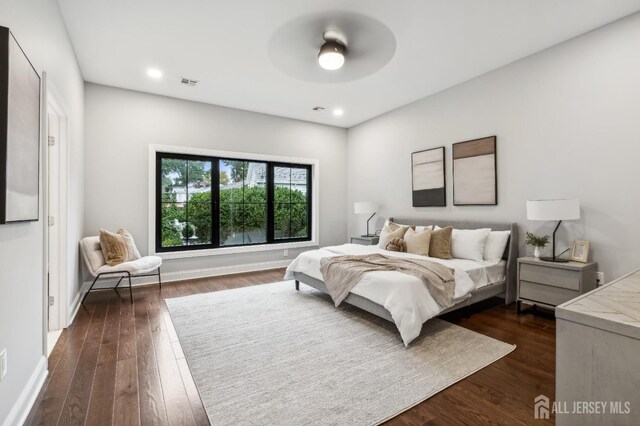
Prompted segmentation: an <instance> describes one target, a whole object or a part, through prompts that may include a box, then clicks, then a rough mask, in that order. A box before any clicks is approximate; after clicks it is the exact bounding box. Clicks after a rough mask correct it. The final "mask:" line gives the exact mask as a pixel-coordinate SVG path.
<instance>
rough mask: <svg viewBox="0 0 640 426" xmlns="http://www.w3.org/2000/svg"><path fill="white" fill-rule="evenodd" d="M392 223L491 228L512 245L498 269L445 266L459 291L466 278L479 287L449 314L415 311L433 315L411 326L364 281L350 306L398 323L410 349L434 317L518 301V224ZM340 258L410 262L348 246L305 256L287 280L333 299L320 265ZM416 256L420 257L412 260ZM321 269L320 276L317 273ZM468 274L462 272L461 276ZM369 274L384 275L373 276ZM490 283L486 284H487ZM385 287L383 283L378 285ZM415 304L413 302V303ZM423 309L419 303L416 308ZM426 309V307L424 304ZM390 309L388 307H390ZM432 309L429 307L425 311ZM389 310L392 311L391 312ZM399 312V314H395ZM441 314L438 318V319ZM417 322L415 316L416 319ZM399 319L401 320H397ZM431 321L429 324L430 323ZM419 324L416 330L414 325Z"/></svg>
mask: <svg viewBox="0 0 640 426" xmlns="http://www.w3.org/2000/svg"><path fill="white" fill-rule="evenodd" d="M389 220H390V221H393V222H395V223H401V224H405V225H415V226H425V225H438V226H441V227H445V226H453V227H454V228H456V229H479V228H491V229H492V230H493V231H510V236H509V240H508V242H507V245H506V247H505V250H504V253H503V256H502V260H501V261H499V262H497V263H494V264H481V262H476V261H465V260H462V259H454V260H453V261H445V262H442V263H444V264H446V265H447V266H449V267H451V268H454V269H455V271H456V289H457V288H458V284H457V283H458V281H460V282H462V281H463V280H462V279H460V280H459V279H458V277H461V278H464V279H465V280H467V281H464V282H465V285H467V286H469V285H470V284H468V279H467V278H466V277H465V273H466V275H468V276H469V277H470V278H471V281H472V282H473V284H472V285H473V288H472V289H471V291H468V292H465V294H464V297H460V298H456V299H454V305H453V306H450V307H449V308H446V309H444V310H439V311H438V312H437V313H436V312H435V311H433V309H432V308H431V307H430V305H429V304H428V303H430V302H424V303H425V304H423V305H421V306H418V307H417V308H415V309H418V310H427V311H428V310H431V311H433V312H429V313H428V314H424V313H421V314H420V318H412V319H410V320H409V321H406V320H405V321H404V322H405V323H406V322H408V323H409V324H403V320H402V319H401V318H400V317H399V315H398V309H397V308H394V307H392V306H389V304H388V303H386V302H383V299H381V298H380V297H375V296H376V294H375V292H374V293H372V291H373V290H374V289H375V287H374V284H372V283H371V282H369V281H371V280H367V282H364V281H365V279H364V278H363V279H362V280H361V281H360V282H359V283H358V284H357V285H356V286H355V287H354V288H353V289H352V290H351V292H350V294H349V295H348V296H347V298H346V299H345V300H344V302H347V303H349V304H350V305H353V306H356V307H358V308H360V309H363V310H365V311H367V312H370V313H372V314H374V315H376V316H378V317H381V318H383V319H385V320H387V321H390V322H393V323H395V324H396V326H397V327H398V330H399V331H400V334H401V337H402V339H403V341H404V343H405V345H407V346H408V344H409V342H410V341H411V340H413V339H414V338H415V337H417V335H419V333H420V329H421V327H422V323H424V322H425V321H426V320H428V319H429V318H430V317H433V316H437V315H442V314H444V313H447V312H451V311H454V310H457V309H460V308H463V307H466V306H469V305H472V304H474V303H477V302H480V301H482V300H486V299H489V298H492V297H501V298H504V300H505V304H510V303H512V302H514V301H515V299H516V263H517V257H518V227H517V224H515V223H504V222H495V223H492V222H475V221H450V220H435V219H410V218H409V219H407V218H389ZM329 252H331V253H334V255H340V254H360V253H362V254H365V253H375V252H380V253H385V254H390V255H392V256H397V257H402V256H407V254H406V253H391V252H386V251H384V250H381V249H378V248H376V247H372V246H368V247H367V246H355V245H350V244H345V245H343V246H335V247H328V248H324V249H320V250H313V251H310V252H305V253H302V254H301V255H300V256H299V257H298V258H297V259H296V260H295V261H294V262H293V263H292V264H291V265H290V267H289V268H288V269H287V274H286V277H285V278H287V279H294V280H295V286H296V290H298V289H299V288H300V287H299V286H300V283H304V284H306V285H308V286H310V287H313V288H315V289H317V290H320V291H322V292H324V293H328V291H327V288H326V286H325V284H324V282H323V280H322V275H321V274H320V272H319V266H316V265H319V259H320V257H322V256H323V253H324V255H327V253H329ZM408 256H416V255H408ZM316 269H317V271H316ZM461 270H462V271H464V272H460V271H461ZM383 273H384V274H393V273H396V274H400V273H399V272H383ZM369 274H379V273H378V272H373V273H369ZM482 277H484V278H485V279H484V281H483V279H482ZM378 285H380V282H378ZM422 287H423V286H419V285H418V284H416V285H415V289H419V288H422ZM420 297H421V296H417V295H416V293H415V292H414V294H407V295H405V296H404V298H405V300H408V301H412V300H413V299H415V298H420ZM412 303H413V302H412ZM416 303H417V302H416ZM420 303H422V301H420ZM385 306H387V307H385ZM425 306H426V307H425ZM387 308H389V309H387ZM390 310H391V311H393V314H392V313H391V312H390ZM432 314H435V315H432ZM414 316H415V314H414ZM394 317H395V318H394ZM425 318H426V319H425ZM411 322H413V323H414V324H411Z"/></svg>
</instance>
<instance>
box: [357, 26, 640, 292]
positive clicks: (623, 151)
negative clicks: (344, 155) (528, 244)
mask: <svg viewBox="0 0 640 426" xmlns="http://www.w3.org/2000/svg"><path fill="white" fill-rule="evenodd" d="M639 47H640V14H635V15H632V16H630V17H628V18H625V19H624V20H622V21H619V22H616V23H613V24H611V25H608V26H606V27H603V28H601V29H598V30H596V31H593V32H591V33H588V34H586V35H583V36H581V37H578V38H576V39H573V40H570V41H568V42H565V43H563V44H560V45H558V46H555V47H553V48H551V49H548V50H546V51H543V52H541V53H538V54H536V55H533V56H530V57H528V58H526V59H523V60H521V61H519V62H516V63H513V64H511V65H508V66H506V67H504V68H501V69H499V70H496V71H493V72H490V73H488V74H485V75H483V76H481V77H478V78H476V79H473V80H471V81H468V82H466V83H464V84H461V85H459V86H456V87H454V88H451V89H449V90H446V91H443V92H441V93H439V94H436V95H433V96H430V97H428V98H425V99H423V100H420V101H418V102H416V103H413V104H411V105H408V106H405V107H402V108H400V109H397V110H395V111H392V112H389V113H387V114H384V115H382V116H380V117H378V118H375V119H373V120H370V121H368V122H366V123H363V124H361V125H359V126H356V127H353V128H351V129H349V131H348V158H349V159H348V178H349V190H348V201H349V205H351V203H352V202H353V201H357V200H374V201H377V202H379V203H380V204H381V205H382V207H381V211H380V219H379V220H378V222H377V225H378V227H380V225H381V220H382V218H383V217H388V216H404V217H425V218H428V217H436V218H449V217H450V218H451V219H477V220H483V219H484V220H505V221H514V222H518V223H519V225H520V227H521V231H522V233H524V231H525V230H530V231H535V232H537V233H544V234H551V232H552V231H553V226H554V224H552V223H539V222H528V221H527V220H526V208H525V201H526V200H527V199H540V198H556V197H557V198H561V197H577V198H579V199H580V200H581V205H582V219H581V220H580V221H575V222H565V223H564V224H563V227H562V228H561V231H558V236H559V248H560V250H564V248H566V247H567V246H568V244H570V243H571V241H572V240H573V239H586V240H590V241H591V243H592V251H593V253H592V254H593V258H594V259H595V261H597V262H598V263H599V268H598V269H599V270H602V271H604V272H605V277H606V280H609V279H612V278H614V277H617V276H620V275H621V274H623V273H626V272H629V271H631V270H633V269H634V268H638V267H640V249H639V248H638V243H637V242H638V241H640V226H639V221H638V217H639V216H638V214H639V212H640V195H639V194H638V190H637V189H636V186H637V184H638V182H639V178H640V172H639V168H638V159H639V158H640V48H639ZM435 59H437V58H434V60H435ZM489 135H497V138H498V151H497V158H498V201H499V204H498V205H497V206H495V207H454V206H453V205H452V204H453V203H452V183H453V179H452V173H451V144H452V143H454V142H459V141H464V140H468V139H475V138H479V137H483V136H489ZM443 145H444V146H446V154H447V207H444V208H443V207H440V208H413V207H412V206H411V168H410V154H411V152H413V151H418V150H422V149H426V148H431V147H437V146H443ZM349 230H350V232H351V234H357V233H360V232H362V231H363V230H364V220H362V218H361V217H356V216H354V215H353V214H352V213H351V212H350V226H349ZM524 252H525V249H524V247H522V253H523V254H524Z"/></svg>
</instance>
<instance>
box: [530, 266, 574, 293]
mask: <svg viewBox="0 0 640 426" xmlns="http://www.w3.org/2000/svg"><path fill="white" fill-rule="evenodd" d="M520 279H521V280H524V281H531V282H534V283H540V284H546V285H550V286H553V287H562V288H566V289H569V290H576V291H577V290H580V274H579V273H577V272H576V271H571V270H568V269H559V268H550V267H548V266H543V265H540V266H538V265H530V264H523V265H520Z"/></svg>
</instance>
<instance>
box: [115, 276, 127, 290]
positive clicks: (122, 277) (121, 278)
mask: <svg viewBox="0 0 640 426" xmlns="http://www.w3.org/2000/svg"><path fill="white" fill-rule="evenodd" d="M123 279H124V275H123V276H121V277H120V279H119V280H118V284H116V286H115V287H114V288H113V289H114V290H115V289H117V288H118V286H119V285H120V281H122V280H123Z"/></svg>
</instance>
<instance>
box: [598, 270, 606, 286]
mask: <svg viewBox="0 0 640 426" xmlns="http://www.w3.org/2000/svg"><path fill="white" fill-rule="evenodd" d="M596 284H597V285H598V287H600V286H601V285H604V272H596Z"/></svg>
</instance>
